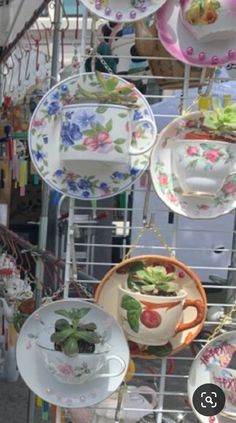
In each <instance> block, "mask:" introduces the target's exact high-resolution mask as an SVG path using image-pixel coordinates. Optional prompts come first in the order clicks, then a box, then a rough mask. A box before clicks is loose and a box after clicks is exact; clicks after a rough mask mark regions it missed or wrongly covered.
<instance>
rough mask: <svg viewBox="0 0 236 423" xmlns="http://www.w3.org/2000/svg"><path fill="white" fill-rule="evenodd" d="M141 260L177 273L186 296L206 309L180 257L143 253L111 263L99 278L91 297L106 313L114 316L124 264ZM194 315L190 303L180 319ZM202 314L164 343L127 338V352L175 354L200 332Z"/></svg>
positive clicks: (198, 284) (194, 279) (146, 355)
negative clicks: (93, 294) (155, 344)
mask: <svg viewBox="0 0 236 423" xmlns="http://www.w3.org/2000/svg"><path fill="white" fill-rule="evenodd" d="M140 260H142V261H145V263H147V264H154V263H155V265H163V266H166V268H168V269H170V271H171V272H172V271H173V272H175V273H177V274H178V279H177V283H179V284H181V288H182V289H184V290H185V291H186V292H187V294H188V295H187V298H189V299H193V300H201V301H202V302H203V304H204V307H205V310H206V309H207V305H206V304H207V302H206V295H205V291H204V288H203V287H202V285H201V282H200V280H199V278H198V277H197V275H196V274H195V273H194V272H193V271H192V270H190V268H189V267H187V266H185V265H184V264H183V263H181V262H180V261H178V260H176V259H174V258H170V257H164V256H155V255H146V256H137V257H133V258H131V259H128V260H125V261H124V262H122V263H119V264H118V265H116V266H114V267H113V268H112V269H111V270H110V271H109V272H108V273H107V274H106V275H105V276H104V278H103V279H102V281H101V283H100V284H99V286H98V288H97V290H96V293H95V301H96V303H97V304H98V305H99V306H100V307H102V308H103V310H104V311H106V312H107V313H108V314H110V315H111V316H113V317H114V318H115V319H116V320H117V319H118V314H117V309H118V297H119V293H118V286H119V285H121V284H123V283H124V280H125V279H126V278H127V270H128V269H127V266H128V265H130V264H132V263H135V262H136V261H140ZM195 316H196V312H195V310H194V309H193V308H192V307H187V308H186V309H185V310H184V312H183V322H182V323H187V322H191V321H192V320H193V319H194V317H195ZM204 320H205V316H203V319H202V322H201V323H200V324H198V325H196V326H195V327H194V328H192V329H187V330H185V331H183V332H180V333H178V334H177V335H175V336H173V337H172V338H171V339H170V341H169V342H168V344H166V345H163V346H146V345H145V346H144V345H139V344H136V343H135V342H129V347H130V353H131V356H132V357H138V358H145V359H149V358H150V359H156V358H160V357H164V356H169V355H173V354H176V353H177V352H179V351H181V350H182V349H184V348H186V347H187V346H188V345H189V344H190V343H191V342H192V341H193V339H194V338H196V336H197V335H198V334H199V333H200V331H201V329H202V327H203V325H204Z"/></svg>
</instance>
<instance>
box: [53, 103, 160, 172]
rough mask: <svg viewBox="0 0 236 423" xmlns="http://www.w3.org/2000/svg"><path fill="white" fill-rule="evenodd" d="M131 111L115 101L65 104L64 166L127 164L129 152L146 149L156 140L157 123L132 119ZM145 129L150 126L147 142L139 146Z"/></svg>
mask: <svg viewBox="0 0 236 423" xmlns="http://www.w3.org/2000/svg"><path fill="white" fill-rule="evenodd" d="M133 113H134V112H133V110H132V109H130V108H128V107H125V106H119V105H115V104H73V105H69V106H65V107H64V108H63V110H62V123H61V135H60V158H61V160H62V161H63V162H64V163H66V166H67V168H71V169H72V168H73V170H75V168H78V164H81V162H90V163H91V162H93V163H94V164H97V163H102V164H104V163H107V164H115V163H118V164H126V163H129V162H130V156H131V155H140V154H142V153H145V152H147V151H148V150H150V149H151V148H152V146H153V144H154V142H155V140H156V135H157V129H156V125H155V123H154V122H153V121H152V120H151V119H148V118H143V119H139V120H133ZM147 128H149V129H151V135H149V137H150V142H147V143H145V145H143V146H142V145H139V144H140V143H139V142H138V138H139V135H140V131H142V132H143V136H144V137H145V129H146V130H147ZM136 135H137V136H136ZM133 144H136V145H135V146H134V145H133Z"/></svg>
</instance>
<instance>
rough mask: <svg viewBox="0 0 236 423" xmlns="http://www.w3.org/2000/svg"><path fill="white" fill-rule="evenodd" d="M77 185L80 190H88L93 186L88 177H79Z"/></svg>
mask: <svg viewBox="0 0 236 423" xmlns="http://www.w3.org/2000/svg"><path fill="white" fill-rule="evenodd" d="M78 187H79V188H80V189H82V190H88V189H91V188H92V187H93V184H92V182H91V181H90V180H89V179H86V178H84V179H80V181H79V182H78Z"/></svg>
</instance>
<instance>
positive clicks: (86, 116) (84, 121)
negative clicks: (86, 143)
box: [74, 110, 96, 129]
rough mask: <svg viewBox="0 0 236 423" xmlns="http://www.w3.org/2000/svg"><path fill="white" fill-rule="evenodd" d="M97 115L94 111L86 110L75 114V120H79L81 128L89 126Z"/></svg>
mask: <svg viewBox="0 0 236 423" xmlns="http://www.w3.org/2000/svg"><path fill="white" fill-rule="evenodd" d="M95 119H96V116H95V114H94V113H87V112H86V111H85V110H84V111H83V113H78V114H75V116H74V121H77V122H78V124H79V125H80V126H81V128H83V129H84V128H87V127H88V126H90V125H92V124H93V123H94V122H95Z"/></svg>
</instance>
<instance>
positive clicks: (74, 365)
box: [36, 307, 125, 384]
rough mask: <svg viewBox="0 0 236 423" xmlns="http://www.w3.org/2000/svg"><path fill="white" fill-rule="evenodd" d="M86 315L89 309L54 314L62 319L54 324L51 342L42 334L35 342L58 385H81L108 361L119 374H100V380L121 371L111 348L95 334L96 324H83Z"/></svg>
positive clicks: (61, 311)
mask: <svg viewBox="0 0 236 423" xmlns="http://www.w3.org/2000/svg"><path fill="white" fill-rule="evenodd" d="M89 312H90V308H89V307H81V308H72V309H71V310H65V309H59V310H56V311H55V313H56V314H57V315H59V316H62V317H63V318H60V319H57V320H56V322H55V325H54V327H55V331H54V332H53V333H52V334H51V336H50V340H49V338H48V334H47V332H42V333H41V334H40V335H39V337H38V339H37V341H36V347H37V350H38V352H39V354H40V356H41V357H42V358H43V361H44V364H45V365H46V367H47V368H48V370H49V371H50V372H51V373H52V374H53V375H54V376H55V377H56V379H57V380H58V381H59V382H61V383H69V384H81V383H84V382H86V381H87V380H88V379H91V378H93V377H96V375H97V373H98V372H99V370H101V369H102V367H104V365H105V364H106V363H107V362H109V361H111V360H113V361H117V362H118V364H119V365H120V368H119V370H118V371H116V372H111V373H102V374H101V373H100V374H99V377H100V378H101V377H102V378H104V377H115V376H119V375H120V374H121V373H122V372H123V371H124V368H125V363H124V361H123V359H121V358H120V357H118V356H115V355H112V356H110V355H109V352H110V347H109V345H108V344H106V343H105V341H104V338H103V337H102V336H101V335H100V334H99V333H98V332H97V325H96V323H95V322H89V323H88V322H87V321H84V318H85V317H86V316H87V315H88V314H89ZM52 344H53V345H52Z"/></svg>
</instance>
